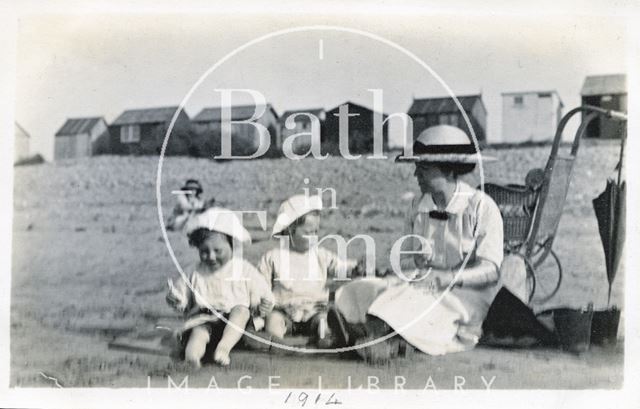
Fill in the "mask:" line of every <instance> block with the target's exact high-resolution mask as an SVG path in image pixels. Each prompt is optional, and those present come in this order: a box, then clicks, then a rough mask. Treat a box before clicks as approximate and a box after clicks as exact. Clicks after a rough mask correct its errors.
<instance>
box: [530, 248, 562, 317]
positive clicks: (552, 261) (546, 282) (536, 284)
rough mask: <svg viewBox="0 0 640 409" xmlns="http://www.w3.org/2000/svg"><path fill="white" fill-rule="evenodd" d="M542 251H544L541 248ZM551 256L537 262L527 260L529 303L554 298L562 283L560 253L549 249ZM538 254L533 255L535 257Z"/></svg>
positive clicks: (539, 302)
mask: <svg viewBox="0 0 640 409" xmlns="http://www.w3.org/2000/svg"><path fill="white" fill-rule="evenodd" d="M540 252H544V249H541V250H540ZM549 254H551V257H545V258H544V259H541V260H539V261H537V262H535V261H534V262H533V263H531V262H530V261H527V263H526V264H527V290H528V291H529V303H534V304H543V303H545V302H547V301H549V300H550V299H551V298H553V297H554V296H555V295H556V294H557V292H558V290H559V289H560V284H561V283H562V264H561V263H560V259H559V258H558V255H557V254H556V253H555V252H554V251H553V250H549ZM535 256H536V254H534V255H533V258H534V259H535Z"/></svg>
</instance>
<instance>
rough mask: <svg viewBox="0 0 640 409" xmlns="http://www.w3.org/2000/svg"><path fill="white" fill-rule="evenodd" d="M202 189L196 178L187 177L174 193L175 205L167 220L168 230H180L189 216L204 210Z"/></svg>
mask: <svg viewBox="0 0 640 409" xmlns="http://www.w3.org/2000/svg"><path fill="white" fill-rule="evenodd" d="M202 192H203V189H202V185H201V184H200V182H199V181H198V180H197V179H188V180H187V181H186V182H185V184H184V186H182V187H181V188H180V192H178V194H177V195H176V200H177V201H178V203H176V206H175V207H174V209H173V213H172V214H171V216H169V220H167V229H168V230H182V228H183V227H184V225H185V224H186V223H187V221H188V220H189V218H190V217H191V216H192V215H194V214H196V213H198V212H201V211H202V210H204V209H205V208H206V207H207V206H205V202H204V200H203V199H201V197H200V196H201V195H202Z"/></svg>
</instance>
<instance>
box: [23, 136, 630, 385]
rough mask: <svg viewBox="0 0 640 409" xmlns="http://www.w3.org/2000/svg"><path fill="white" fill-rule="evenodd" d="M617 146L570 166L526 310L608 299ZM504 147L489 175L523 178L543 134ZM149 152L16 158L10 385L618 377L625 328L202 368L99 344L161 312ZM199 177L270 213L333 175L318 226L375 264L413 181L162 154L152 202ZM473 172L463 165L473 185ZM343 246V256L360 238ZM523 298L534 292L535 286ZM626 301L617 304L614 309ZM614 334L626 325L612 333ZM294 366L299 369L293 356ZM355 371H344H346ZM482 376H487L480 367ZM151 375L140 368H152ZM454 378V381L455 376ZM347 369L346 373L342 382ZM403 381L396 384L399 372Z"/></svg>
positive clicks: (181, 256) (161, 265)
mask: <svg viewBox="0 0 640 409" xmlns="http://www.w3.org/2000/svg"><path fill="white" fill-rule="evenodd" d="M617 150H618V147H617V145H615V144H599V145H595V146H589V145H586V146H583V149H582V151H581V152H580V155H579V156H580V157H579V161H578V163H577V167H576V169H575V173H574V179H573V182H572V185H571V189H570V192H569V197H568V199H567V203H566V207H565V211H564V214H563V219H562V222H561V225H560V229H559V234H558V237H557V239H556V242H555V245H554V249H556V250H557V252H558V254H559V256H560V258H561V259H562V262H563V266H564V268H565V278H564V280H563V284H562V287H561V288H560V291H559V292H558V294H557V295H556V296H555V297H554V298H553V299H551V300H550V301H548V302H547V303H545V304H540V303H534V307H535V308H536V309H538V310H540V309H545V308H551V307H556V306H571V307H577V308H579V307H583V306H586V305H587V304H588V303H590V302H593V303H594V305H595V307H596V308H602V307H604V306H605V305H606V302H607V287H606V276H605V270H604V256H603V252H602V248H601V244H600V239H599V236H598V233H597V225H596V220H595V217H594V215H593V210H592V209H591V199H592V198H594V197H595V196H597V194H598V193H599V192H600V191H601V190H602V189H603V188H604V184H605V181H606V178H607V176H609V175H610V174H612V171H613V167H614V166H615V163H616V160H617ZM488 153H491V154H493V155H495V156H498V157H499V158H500V159H501V161H500V162H497V163H494V164H489V165H486V167H485V178H486V180H488V181H497V182H501V183H507V182H512V183H522V182H523V179H524V175H525V174H526V172H527V171H528V170H529V169H530V168H532V167H542V166H543V165H544V163H545V160H546V156H547V154H548V148H526V149H511V150H498V151H495V152H488ZM157 164H158V162H157V158H152V157H140V158H132V157H98V158H93V159H85V160H78V161H71V162H63V163H57V164H44V165H38V166H31V167H21V168H16V176H15V180H16V187H15V202H14V210H15V214H14V241H13V273H12V298H11V304H12V309H11V384H12V385H13V386H19V387H26V386H44V387H52V386H54V383H53V381H52V380H50V379H47V378H45V376H44V375H46V376H50V377H55V378H56V379H58V381H59V382H60V384H62V385H63V386H114V387H132V386H136V387H146V386H147V385H148V382H149V384H150V385H151V386H152V387H166V386H167V382H168V377H171V379H172V380H175V381H176V382H178V383H179V382H180V381H181V380H183V378H184V376H185V375H189V385H190V386H193V387H207V385H208V384H209V383H210V379H211V377H212V376H214V377H215V380H216V382H217V384H218V385H219V386H220V387H236V384H237V381H238V379H239V378H240V377H242V376H243V375H247V374H248V375H251V376H252V377H253V379H252V380H251V381H250V382H249V384H250V385H251V386H253V387H261V386H263V387H264V386H266V385H267V382H268V380H267V379H268V376H269V375H278V376H280V377H281V379H280V381H279V382H280V384H281V385H282V386H283V387H284V386H288V387H293V386H298V387H312V386H314V385H316V386H317V383H318V380H317V379H318V376H321V377H322V383H323V385H324V386H325V387H336V388H348V387H349V386H351V387H352V388H356V387H358V386H359V385H364V387H366V385H367V382H368V378H367V376H374V377H377V378H372V379H373V382H375V379H378V381H379V386H380V387H383V388H394V385H395V382H396V379H395V376H402V377H405V378H406V386H405V387H407V388H424V387H425V385H426V383H427V382H428V379H429V377H431V378H432V380H433V384H434V385H435V386H436V387H437V388H438V389H446V388H453V386H454V382H455V380H454V378H455V376H462V377H464V378H465V382H466V383H465V387H469V388H484V383H483V379H484V380H486V381H487V382H489V381H490V380H491V379H492V377H493V376H495V379H494V382H493V384H492V388H617V387H620V386H621V384H622V380H623V379H622V369H623V349H622V341H621V342H620V343H619V344H620V345H619V346H618V347H616V348H610V349H603V348H592V350H591V351H589V352H587V353H585V354H582V355H580V356H575V355H571V354H568V353H564V352H561V351H555V350H541V349H532V350H506V349H491V348H486V347H481V348H477V349H476V350H474V351H471V352H467V353H461V354H452V355H448V356H444V357H428V356H425V355H422V354H415V355H414V356H413V357H411V358H404V359H398V360H397V361H394V362H392V363H391V364H390V366H389V367H372V366H367V365H365V364H364V363H361V362H357V361H349V360H340V359H338V358H336V357H331V356H330V357H322V358H319V357H307V356H273V355H269V354H266V353H257V352H242V351H241V352H237V353H234V354H233V356H232V359H233V363H232V366H231V367H230V368H229V369H220V368H216V367H213V366H208V367H205V368H204V369H203V370H201V371H200V372H197V373H193V372H188V371H186V370H185V369H184V368H182V367H181V366H180V365H176V364H175V363H173V362H171V361H170V360H169V358H165V357H160V356H153V355H143V354H133V353H125V352H120V351H113V350H109V349H107V343H108V341H109V340H111V339H112V338H113V337H114V336H116V335H120V334H124V333H128V332H133V333H135V332H136V331H141V330H144V329H149V328H152V327H153V324H154V322H155V321H156V320H157V319H158V318H159V317H163V316H166V315H167V314H171V311H170V309H169V308H168V307H167V306H166V304H165V302H164V290H165V289H164V284H165V282H166V278H167V277H176V276H177V273H176V269H175V267H174V266H173V262H172V260H171V258H170V256H169V253H168V250H167V248H166V246H165V243H164V242H163V240H162V237H161V230H160V227H159V223H158V212H157V208H156V197H155V186H156V184H155V181H156V171H157ZM190 176H193V177H198V178H199V179H200V180H201V181H202V182H203V185H204V186H205V196H211V195H213V196H215V197H216V198H217V200H218V201H220V202H222V203H224V204H225V205H227V206H229V207H231V208H235V209H245V210H250V209H264V210H267V211H268V212H269V216H268V217H269V220H268V223H269V227H270V226H271V225H272V223H273V221H274V220H275V212H276V210H277V207H278V205H279V203H280V201H281V200H282V199H284V198H285V197H287V196H288V195H290V194H292V193H294V192H302V190H301V189H302V188H304V187H306V186H307V185H306V184H304V182H303V179H304V178H305V177H307V178H309V183H308V187H310V188H315V187H323V188H326V187H332V188H334V189H335V190H336V192H337V205H338V209H336V210H330V211H327V212H326V216H325V217H324V218H323V222H322V223H323V225H322V233H325V234H329V233H338V234H343V235H344V236H347V237H348V236H351V235H354V234H358V233H368V234H371V235H372V236H373V237H374V238H375V240H376V256H377V262H378V265H379V267H381V268H385V267H386V266H387V265H388V263H389V262H388V259H387V257H388V249H389V248H390V246H391V244H392V243H393V241H394V240H395V239H397V238H398V237H399V236H401V233H400V232H401V226H402V219H403V214H404V210H405V209H406V207H407V206H408V202H407V200H406V197H407V193H408V192H414V193H415V192H417V186H416V183H415V182H414V180H413V177H412V169H411V167H410V166H407V165H395V164H393V163H392V162H391V161H370V160H359V161H344V160H340V159H337V158H330V159H328V160H326V161H322V162H320V161H313V160H305V161H302V162H296V163H294V162H291V161H288V160H261V161H252V162H242V161H236V162H225V163H216V162H211V161H208V160H196V159H188V158H168V159H167V160H166V161H165V163H164V169H163V174H162V179H161V182H162V184H161V192H162V205H163V206H162V208H163V211H164V212H165V215H167V214H168V213H169V212H170V210H171V208H172V206H173V198H172V197H171V190H173V189H176V188H177V187H179V186H180V184H181V183H182V182H183V181H184V180H185V179H186V178H187V177H190ZM478 180H479V177H478V175H477V174H476V175H474V176H473V177H472V178H471V180H470V181H471V182H472V183H477V181H478ZM247 224H249V225H252V226H253V228H252V232H254V233H255V234H254V236H255V237H256V238H257V239H258V240H260V241H258V242H257V243H255V244H254V245H252V246H251V247H250V248H249V249H247V251H246V256H247V258H248V259H249V260H250V261H252V262H256V261H257V260H258V257H259V256H260V255H261V254H262V253H263V252H264V251H265V249H267V248H268V247H270V246H273V245H275V243H274V242H270V241H268V240H261V239H264V238H266V234H265V233H261V232H259V231H258V230H257V224H258V223H257V220H255V219H254V220H247ZM169 238H170V242H171V245H172V247H173V249H174V251H175V253H176V256H177V258H178V260H179V261H180V263H181V265H183V267H184V268H185V269H186V270H188V266H189V265H190V264H192V263H193V262H194V261H195V259H196V258H197V255H196V254H195V252H194V251H193V250H192V249H189V248H188V246H187V243H186V239H185V237H184V236H183V235H182V234H180V233H170V234H169ZM362 251H363V249H362V248H361V247H357V246H355V247H354V252H353V254H352V255H353V256H357V255H358V253H359V252H360V253H361V252H362ZM623 287H624V277H623V274H620V275H619V277H618V278H617V279H616V282H615V286H614V292H613V303H615V304H616V305H618V306H622V302H623ZM534 301H535V300H534ZM623 315H624V311H623ZM619 337H620V338H621V339H623V338H624V324H621V329H620V333H619ZM301 365H304V367H305V371H304V373H301V372H300V371H299V370H298V368H299V367H300V366H301ZM349 376H351V381H348V377H349ZM481 376H483V377H484V378H481ZM148 377H149V378H148ZM458 381H460V380H458ZM349 382H351V383H350V384H349ZM399 382H402V381H401V380H400V381H399Z"/></svg>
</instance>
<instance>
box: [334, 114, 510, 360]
mask: <svg viewBox="0 0 640 409" xmlns="http://www.w3.org/2000/svg"><path fill="white" fill-rule="evenodd" d="M413 151H414V158H413V159H410V160H411V161H414V162H415V166H416V167H415V173H414V175H415V176H416V178H417V180H418V184H419V186H420V190H421V191H422V195H421V196H419V197H416V199H415V200H414V201H413V203H412V205H411V208H410V210H409V212H408V214H407V219H406V224H405V232H404V234H405V235H414V236H412V238H410V239H407V241H406V242H407V243H411V242H412V241H413V244H412V246H411V250H413V257H410V259H409V260H407V259H404V260H402V261H401V266H402V271H403V273H402V274H392V275H391V277H390V278H385V279H363V280H357V281H353V282H351V283H349V284H347V285H345V286H343V287H342V289H341V290H340V291H339V293H337V294H336V307H337V309H338V311H339V312H340V313H341V314H342V316H343V317H344V319H345V321H346V323H347V327H348V328H357V327H358V326H362V324H364V328H365V333H366V336H365V337H361V338H360V339H359V340H358V341H357V342H356V343H357V344H364V345H363V348H359V349H358V350H357V352H358V353H359V354H360V355H361V356H363V357H364V358H366V359H368V360H372V359H373V360H377V359H379V358H388V357H390V356H392V355H393V354H394V352H395V349H396V347H395V346H396V345H397V344H398V343H397V342H394V341H397V337H390V336H389V337H385V338H386V339H387V340H386V341H383V342H379V341H380V340H379V338H380V337H381V336H385V335H389V334H390V333H391V332H392V331H395V332H396V333H397V334H399V335H400V336H401V337H402V338H404V340H406V341H407V342H408V343H410V344H411V345H413V346H414V347H416V348H417V349H419V350H421V351H422V352H425V353H427V354H431V355H441V354H446V353H450V352H457V351H465V350H469V349H472V348H473V347H474V346H475V345H476V344H477V343H478V341H479V339H480V336H481V334H482V322H483V320H484V318H485V316H486V315H487V312H488V310H489V306H490V305H491V303H492V301H493V299H494V297H495V296H496V294H497V293H498V290H499V289H500V287H501V286H500V283H499V268H500V264H501V263H502V259H503V243H502V239H503V231H502V218H501V216H500V211H499V209H498V207H497V206H496V204H495V203H494V202H493V200H492V199H491V198H490V197H489V196H487V195H485V194H484V193H483V192H481V191H479V190H477V189H475V188H473V187H471V186H469V185H468V184H466V183H464V182H463V181H461V180H460V179H459V176H461V175H464V174H467V173H470V172H472V171H473V170H474V168H475V166H476V164H477V163H478V162H479V161H480V160H485V161H486V160H487V159H488V158H486V157H481V155H479V154H478V152H477V151H476V149H475V146H474V145H473V144H472V143H471V142H470V140H469V137H468V136H467V135H466V134H465V133H464V132H463V131H462V130H460V129H458V128H455V127H452V126H448V125H439V126H434V127H431V128H428V129H426V130H425V131H423V132H422V133H421V134H420V135H419V137H418V138H417V140H416V142H415V143H414V147H413ZM401 159H402V157H400V158H399V160H401ZM404 160H409V159H404ZM404 250H405V251H407V250H408V249H404ZM399 276H404V277H405V279H402V278H399ZM407 312H412V313H411V314H408V313H407ZM359 324H360V325H359ZM349 335H351V336H352V337H353V336H354V333H351V334H347V337H345V338H348V337H349ZM355 336H356V337H357V336H358V335H357V334H356V335H355ZM350 343H351V344H352V343H353V341H352V342H350Z"/></svg>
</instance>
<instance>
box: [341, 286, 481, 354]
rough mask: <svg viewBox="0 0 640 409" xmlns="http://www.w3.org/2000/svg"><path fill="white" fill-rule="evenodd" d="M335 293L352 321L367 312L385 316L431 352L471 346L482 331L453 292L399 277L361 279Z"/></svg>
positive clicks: (408, 338)
mask: <svg viewBox="0 0 640 409" xmlns="http://www.w3.org/2000/svg"><path fill="white" fill-rule="evenodd" d="M340 290H341V291H339V292H337V293H336V307H337V308H338V310H339V311H340V312H341V313H342V314H343V315H344V317H345V319H346V321H347V322H349V323H362V322H364V321H365V315H366V314H371V315H373V316H376V317H378V318H380V319H382V320H383V321H384V322H386V323H387V324H388V325H389V326H390V327H391V328H393V330H394V331H396V332H397V333H398V334H399V335H401V336H402V337H403V338H404V339H405V340H406V341H407V342H409V343H410V344H411V345H413V346H414V347H416V348H418V349H419V350H421V351H422V352H424V353H427V354H430V355H443V354H447V353H450V352H460V351H466V350H469V349H472V348H473V347H474V346H475V345H476V344H477V342H478V340H479V337H480V335H481V334H480V333H479V332H478V331H477V330H476V329H475V328H472V327H468V326H467V325H465V323H467V322H469V320H470V314H469V313H468V311H467V309H466V308H465V306H464V305H463V303H462V302H460V300H459V299H458V298H457V297H456V296H455V295H454V294H451V293H450V292H446V293H442V292H440V293H432V292H429V291H427V290H426V289H423V288H420V287H416V286H413V285H410V284H408V283H406V282H403V281H400V282H399V281H396V280H385V279H375V280H358V281H354V282H351V283H349V284H347V285H345V286H343V287H341V289H340Z"/></svg>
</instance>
